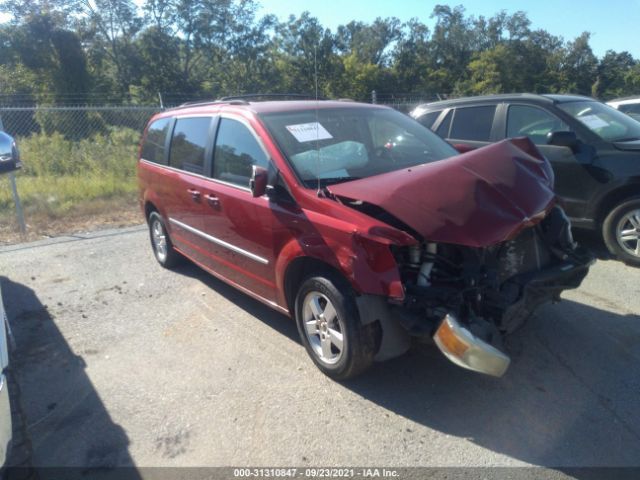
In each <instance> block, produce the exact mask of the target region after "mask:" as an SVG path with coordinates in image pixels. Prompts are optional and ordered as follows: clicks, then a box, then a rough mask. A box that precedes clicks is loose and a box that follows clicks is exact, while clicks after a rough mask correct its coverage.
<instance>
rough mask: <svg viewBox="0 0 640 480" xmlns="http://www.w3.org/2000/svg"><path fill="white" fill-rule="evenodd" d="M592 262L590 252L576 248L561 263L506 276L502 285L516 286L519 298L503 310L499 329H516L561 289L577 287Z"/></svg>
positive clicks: (511, 330)
mask: <svg viewBox="0 0 640 480" xmlns="http://www.w3.org/2000/svg"><path fill="white" fill-rule="evenodd" d="M594 263H595V258H594V256H593V255H592V254H591V252H589V251H587V250H585V249H582V248H578V249H577V250H576V253H575V254H574V255H573V256H572V258H570V259H567V260H565V261H563V262H562V263H559V264H556V265H553V266H549V267H547V268H545V269H543V270H540V271H536V272H529V273H524V274H520V275H516V276H514V277H512V278H510V279H509V280H508V281H507V282H505V288H512V289H517V290H518V291H519V294H520V295H519V300H518V301H516V302H515V303H513V304H511V305H510V306H508V307H507V308H506V309H505V313H504V315H503V317H502V322H501V324H500V325H499V329H500V330H501V331H502V332H504V333H511V332H513V331H515V330H517V329H518V328H519V327H520V326H522V324H523V323H524V322H525V321H526V319H527V318H528V317H529V316H530V315H531V313H532V312H533V311H534V310H535V309H536V308H537V307H538V306H539V305H541V304H543V303H546V302H549V301H551V300H558V299H559V298H560V294H561V293H562V292H563V291H564V290H571V289H574V288H578V287H579V286H580V284H581V283H582V281H583V280H584V278H585V277H586V276H587V273H589V267H591V265H593V264H594Z"/></svg>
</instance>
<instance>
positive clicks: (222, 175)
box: [213, 118, 269, 187]
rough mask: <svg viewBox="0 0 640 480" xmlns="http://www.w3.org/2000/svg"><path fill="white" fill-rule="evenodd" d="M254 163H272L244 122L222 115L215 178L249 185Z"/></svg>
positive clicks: (264, 165) (214, 171)
mask: <svg viewBox="0 0 640 480" xmlns="http://www.w3.org/2000/svg"><path fill="white" fill-rule="evenodd" d="M253 165H257V166H259V167H263V168H267V167H268V165H269V159H268V158H267V155H266V154H265V153H264V151H263V150H262V148H261V147H260V144H259V143H258V141H257V140H256V138H255V137H254V136H253V134H252V133H251V132H250V131H249V129H248V128H247V127H246V126H245V125H244V124H243V123H241V122H239V121H237V120H232V119H230V118H222V119H220V127H219V129H218V137H217V139H216V149H215V154H214V157H213V178H216V179H218V180H222V181H224V182H229V183H233V184H235V185H239V186H242V187H248V186H249V179H250V178H251V172H252V167H253Z"/></svg>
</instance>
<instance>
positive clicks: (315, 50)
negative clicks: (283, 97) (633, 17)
mask: <svg viewBox="0 0 640 480" xmlns="http://www.w3.org/2000/svg"><path fill="white" fill-rule="evenodd" d="M313 80H314V83H315V87H316V154H317V156H316V177H317V178H318V191H317V193H316V194H317V195H318V196H320V195H321V193H322V191H321V189H320V118H319V113H318V46H317V45H314V46H313Z"/></svg>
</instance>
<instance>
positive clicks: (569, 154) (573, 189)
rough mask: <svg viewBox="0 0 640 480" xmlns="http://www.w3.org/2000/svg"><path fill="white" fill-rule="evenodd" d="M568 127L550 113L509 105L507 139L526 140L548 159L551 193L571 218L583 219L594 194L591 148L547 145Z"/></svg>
mask: <svg viewBox="0 0 640 480" xmlns="http://www.w3.org/2000/svg"><path fill="white" fill-rule="evenodd" d="M571 130H572V129H571V127H570V126H569V125H567V124H566V123H565V122H564V121H562V120H561V119H560V118H558V117H557V116H555V115H554V114H553V113H551V112H549V111H547V110H545V109H542V108H540V107H537V106H533V105H518V104H511V105H509V106H508V110H507V119H506V136H507V138H513V137H525V136H526V137H529V139H530V140H531V141H532V142H533V143H535V144H536V146H537V147H538V149H540V151H541V152H542V154H543V155H544V156H545V157H546V158H547V159H549V162H551V166H552V167H553V172H554V175H555V186H554V189H555V191H556V193H557V194H558V196H559V197H560V198H562V200H563V202H564V208H565V210H566V212H567V215H568V216H569V217H571V218H581V217H583V216H584V208H585V205H586V204H587V201H588V195H589V193H590V192H593V188H594V183H596V179H595V178H594V177H593V175H591V173H590V168H589V165H590V163H591V161H592V160H593V158H592V157H593V153H592V150H591V149H590V148H586V146H583V147H584V148H580V149H578V150H576V151H573V150H572V149H571V148H568V147H559V146H556V145H547V134H548V133H549V132H559V131H571Z"/></svg>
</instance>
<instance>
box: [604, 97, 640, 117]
mask: <svg viewBox="0 0 640 480" xmlns="http://www.w3.org/2000/svg"><path fill="white" fill-rule="evenodd" d="M607 105H609V106H611V107H613V108H615V109H616V110H620V111H621V112H624V113H626V114H627V115H629V116H630V117H631V118H633V119H635V120H638V121H639V122H640V97H627V98H616V99H615V100H611V101H609V102H607Z"/></svg>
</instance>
